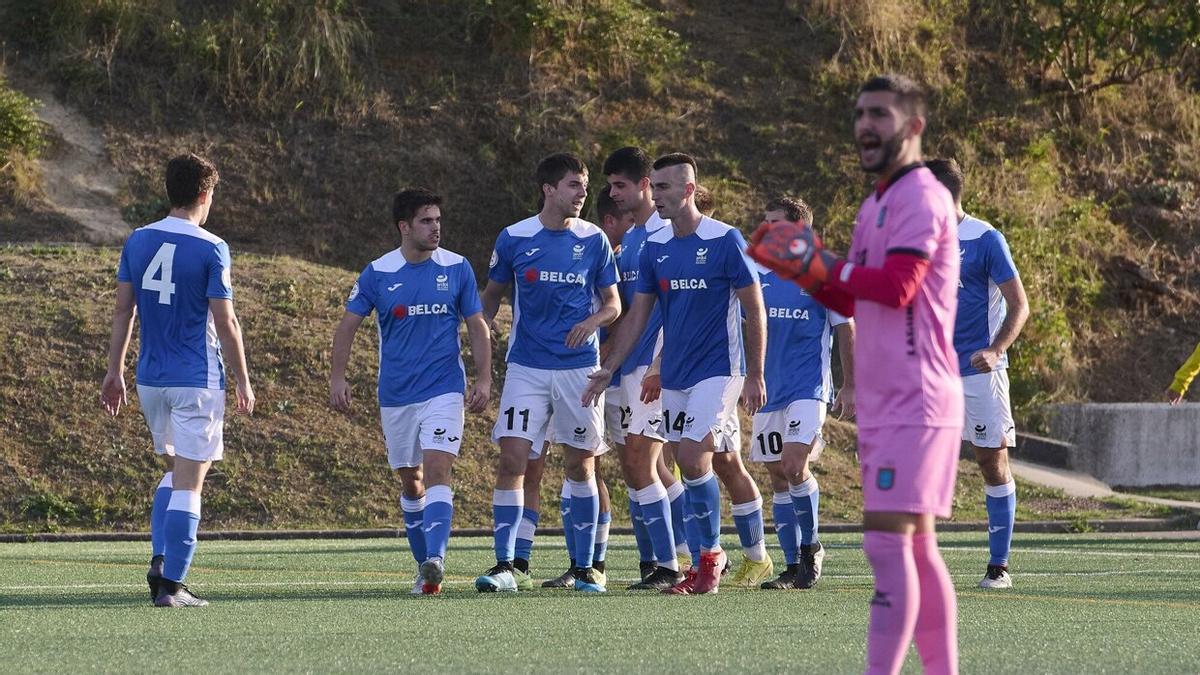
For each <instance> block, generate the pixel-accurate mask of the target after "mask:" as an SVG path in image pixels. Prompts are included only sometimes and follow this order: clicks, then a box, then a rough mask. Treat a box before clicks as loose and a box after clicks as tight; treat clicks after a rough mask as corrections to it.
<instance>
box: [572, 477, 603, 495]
mask: <svg viewBox="0 0 1200 675" xmlns="http://www.w3.org/2000/svg"><path fill="white" fill-rule="evenodd" d="M567 484H569V485H570V486H571V496H572V497H594V496H596V495H598V494H600V487H599V486H598V485H596V477H595V476H592V477H591V478H589V479H587V480H568V481H567Z"/></svg>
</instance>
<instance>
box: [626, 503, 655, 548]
mask: <svg viewBox="0 0 1200 675" xmlns="http://www.w3.org/2000/svg"><path fill="white" fill-rule="evenodd" d="M625 487H626V488H627V489H628V490H629V522H630V523H631V524H632V525H633V540H634V542H636V543H637V550H638V561H639V562H649V561H652V560H654V545H653V544H651V543H650V533H649V532H647V531H646V523H645V521H643V520H642V509H641V506H640V505H639V504H638V502H637V490H636V489H635V488H634V487H633V486H632V485H629V484H626V486H625Z"/></svg>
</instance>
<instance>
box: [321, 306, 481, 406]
mask: <svg viewBox="0 0 1200 675" xmlns="http://www.w3.org/2000/svg"><path fill="white" fill-rule="evenodd" d="M365 318H366V317H364V316H360V315H358V314H355V313H354V312H349V311H348V312H346V313H345V314H343V315H342V320H341V321H339V322H338V325H337V329H336V330H334V331H333V353H332V354H330V356H329V361H330V364H329V405H331V406H333V408H334V409H336V410H340V411H342V412H346V411H347V410H349V409H350V384H349V383H348V382H346V366H348V365H349V364H350V348H351V347H352V346H354V334H355V333H357V332H358V327H359V326H361V325H362V322H363V319H365ZM471 349H472V350H474V349H475V345H474V344H473V343H472V345H471ZM489 372H490V371H489Z"/></svg>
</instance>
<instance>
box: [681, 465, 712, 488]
mask: <svg viewBox="0 0 1200 675" xmlns="http://www.w3.org/2000/svg"><path fill="white" fill-rule="evenodd" d="M716 479H717V477H716V475H715V474H713V472H712V470H711V469H710V470H709V472H708V473H706V474H704V475H703V476H700V477H699V478H684V479H683V484H684V485H686V486H688V487H699V486H701V485H704V484H705V483H707V482H708V481H710V480H716Z"/></svg>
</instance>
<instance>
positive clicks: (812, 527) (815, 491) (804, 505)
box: [788, 476, 821, 546]
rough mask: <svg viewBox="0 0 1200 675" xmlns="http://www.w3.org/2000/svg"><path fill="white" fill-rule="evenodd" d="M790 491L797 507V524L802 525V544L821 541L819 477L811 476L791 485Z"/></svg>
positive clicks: (793, 502)
mask: <svg viewBox="0 0 1200 675" xmlns="http://www.w3.org/2000/svg"><path fill="white" fill-rule="evenodd" d="M788 492H789V493H790V494H791V495H792V506H793V507H794V508H795V509H796V524H797V525H799V526H800V545H801V546H812V545H813V544H815V543H817V542H818V541H820V538H819V537H818V536H817V524H818V518H817V515H818V514H817V512H818V510H819V507H820V506H821V486H819V485H817V477H816V476H809V477H808V480H806V481H804V482H803V483H801V484H799V485H789V486H788Z"/></svg>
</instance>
